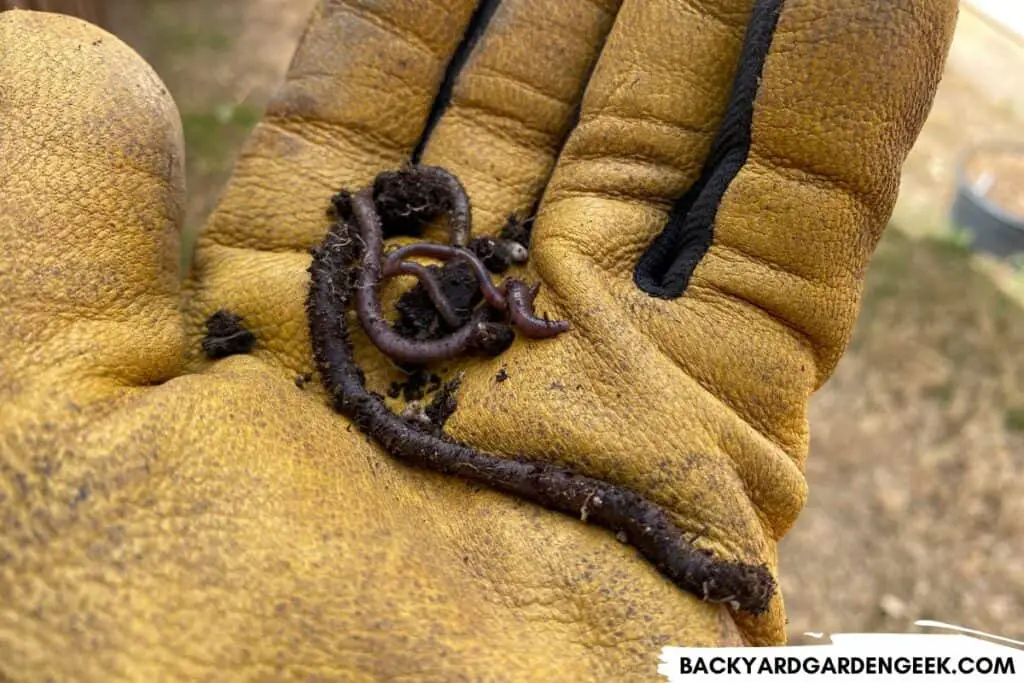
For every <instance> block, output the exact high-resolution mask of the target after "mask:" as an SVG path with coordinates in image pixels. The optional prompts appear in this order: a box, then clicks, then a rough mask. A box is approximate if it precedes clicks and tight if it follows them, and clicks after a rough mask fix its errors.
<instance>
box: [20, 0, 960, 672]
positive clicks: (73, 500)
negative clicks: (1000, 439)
mask: <svg viewBox="0 0 1024 683" xmlns="http://www.w3.org/2000/svg"><path fill="white" fill-rule="evenodd" d="M476 4H477V3H475V2H473V1H471V0H446V2H444V3H438V2H425V1H422V2H421V1H420V0H415V1H413V0H402V1H400V2H384V3H366V2H341V1H340V0H338V1H327V2H323V3H321V6H320V7H318V9H317V10H316V12H315V13H314V15H313V17H312V18H311V21H310V23H309V26H308V28H307V30H306V32H305V35H304V37H303V40H302V43H301V45H300V47H299V49H298V52H297V54H296V56H295V59H294V62H293V64H292V67H291V69H290V72H289V74H288V79H287V82H286V83H285V84H284V86H283V87H282V88H281V90H280V92H279V94H278V95H277V96H276V98H275V99H274V100H273V101H272V102H271V103H270V106H269V110H268V112H267V115H266V117H265V118H264V120H263V122H262V123H261V124H260V125H259V126H258V127H257V128H256V130H255V132H254V134H253V135H252V138H251V140H250V141H249V143H248V144H247V146H246V148H245V150H244V152H243V154H242V157H241V159H240V161H239V162H238V165H237V169H236V172H235V175H234V178H233V180H232V182H231V183H230V185H229V187H228V188H227V189H226V191H225V193H224V195H223V198H222V201H221V203H220V206H219V208H218V209H217V211H216V212H215V214H214V215H213V217H212V218H211V220H210V222H209V224H208V226H207V228H206V230H205V232H204V233H203V236H202V237H201V239H200V242H199V245H198V247H197V251H196V254H195V261H194V266H193V270H192V272H191V274H190V276H189V278H188V280H187V281H186V284H185V286H184V290H183V291H180V289H179V282H178V277H177V251H176V247H177V240H178V236H177V235H178V233H177V231H178V226H179V224H180V222H181V217H182V195H183V192H184V188H183V175H182V156H183V150H182V141H181V132H180V127H179V123H178V118H177V114H176V111H175V107H174V104H173V103H172V101H171V98H170V96H169V95H168V93H167V91H166V90H165V89H164V87H163V86H162V84H161V83H160V81H159V80H158V79H157V77H156V76H155V75H154V74H153V73H152V71H150V69H149V68H148V67H147V66H146V65H144V64H143V63H142V62H141V60H140V59H139V58H138V57H137V56H136V55H134V54H133V53H132V52H131V51H130V50H129V49H128V48H127V47H125V46H124V45H123V44H121V43H120V42H119V41H118V40H117V39H115V38H113V37H111V36H110V35H108V34H106V33H104V32H102V31H100V30H98V29H96V28H94V27H91V26H89V25H86V24H84V23H82V22H79V21H77V20H73V19H68V18H63V17H57V16H49V15H42V14H34V13H28V12H17V11H15V12H9V13H4V14H0V45H2V46H3V52H2V55H0V114H2V121H3V124H2V125H0V160H2V166H0V207H2V208H0V240H2V244H3V249H2V252H0V318H2V320H3V325H2V326H0V344H2V348H3V352H2V356H0V359H2V360H0V363H2V365H0V369H2V372H0V427H2V436H3V438H2V441H0V444H2V457H0V523H2V532H0V677H9V678H11V679H12V680H18V679H38V680H43V679H48V678H52V679H55V680H104V681H107V680H114V679H132V680H161V679H175V680H182V679H211V680H212V679H216V680H225V679H234V678H247V679H249V678H256V679H273V678H281V677H288V678H291V677H316V678H318V679H332V680H333V679H346V680H348V679H359V680H363V679H389V680H390V679H395V678H399V677H406V678H410V679H415V680H450V679H456V678H458V679H463V678H465V679H481V678H488V679H494V680H532V679H538V680H581V679H598V678H600V679H605V680H624V679H628V678H631V677H633V678H644V679H650V678H652V677H653V676H654V671H655V668H656V666H657V654H658V652H659V650H660V648H661V647H662V646H664V645H668V644H689V645H716V644H723V645H724V644H738V643H750V644H769V643H781V642H783V640H784V622H785V618H784V612H783V607H782V602H781V599H780V598H779V596H778V593H777V591H776V592H774V593H773V594H772V595H773V597H772V600H771V602H770V603H769V604H767V605H761V607H765V606H766V607H767V610H766V611H764V612H763V613H761V614H755V613H756V612H758V611H759V609H756V608H755V609H750V608H749V607H750V605H747V606H744V605H740V604H736V603H737V600H731V601H730V600H728V599H726V598H728V597H729V596H723V595H720V594H716V593H715V592H714V586H712V587H710V588H707V587H705V591H704V593H703V594H702V593H701V590H700V589H699V587H698V588H697V589H694V587H693V586H691V587H690V589H685V588H686V586H685V585H684V586H683V587H680V585H678V584H685V581H680V580H678V579H679V577H678V576H677V577H672V576H670V575H669V574H670V573H671V572H669V571H668V570H667V569H666V568H665V566H661V567H656V566H655V564H656V563H655V562H653V561H650V560H649V557H650V555H651V552H649V551H650V548H648V549H647V551H645V552H644V553H641V552H638V550H637V547H639V546H640V545H642V542H641V541H642V540H643V539H637V538H633V537H630V535H629V534H626V535H625V536H624V537H623V535H622V534H619V536H620V538H621V539H622V540H624V541H626V542H625V543H623V542H620V540H617V538H616V534H615V533H614V531H615V528H614V525H611V526H612V530H611V531H609V530H608V529H605V528H602V527H601V526H597V525H595V524H592V523H584V520H581V519H579V518H573V517H572V516H570V515H565V514H561V513H559V512H555V511H550V510H547V509H544V508H543V507H541V506H540V505H536V504H534V503H532V502H529V501H525V500H522V499H520V498H518V497H516V496H514V495H509V494H507V493H499V492H495V491H494V490H492V489H491V488H490V487H488V486H483V485H480V483H479V482H476V483H467V481H466V480H465V479H462V478H458V477H452V476H446V475H444V474H440V473H435V472H430V471H427V470H424V469H422V468H419V467H415V466H411V465H410V464H408V463H405V462H402V461H400V460H399V459H396V458H395V457H392V455H389V454H388V453H387V452H385V451H384V450H382V449H381V448H380V446H379V445H377V441H376V440H375V438H376V437H377V436H379V435H369V436H368V435H366V434H364V433H362V432H361V430H360V428H359V426H358V425H354V424H353V423H352V422H351V421H350V420H348V419H347V418H346V417H344V416H342V415H339V414H338V413H336V412H335V411H334V410H333V409H332V398H331V397H330V396H329V395H328V393H327V392H326V391H325V389H324V388H323V387H322V386H321V381H320V380H321V376H320V373H318V372H315V371H316V370H317V367H316V366H315V361H314V354H313V350H312V348H311V341H310V332H309V330H310V327H309V324H308V321H307V315H306V309H305V303H306V300H307V295H308V293H309V287H310V274H309V272H308V268H309V267H310V263H311V257H310V253H309V250H310V249H311V248H313V247H316V246H317V245H319V244H320V243H321V242H322V240H323V239H324V236H325V233H326V231H327V229H328V220H327V218H326V217H325V211H326V209H327V208H328V204H329V199H330V197H331V195H332V193H334V192H335V191H336V190H338V189H339V188H342V187H345V188H349V189H351V190H353V191H355V190H358V189H360V188H362V187H365V186H368V185H369V184H370V183H371V182H372V181H373V179H374V177H375V176H376V175H377V174H378V173H379V172H381V171H385V170H394V169H397V168H399V167H401V166H402V165H403V164H404V163H406V162H407V161H409V160H410V158H413V156H414V155H415V158H417V159H418V160H419V161H421V162H422V163H423V164H428V165H433V166H440V167H443V168H446V169H448V170H449V171H451V172H452V173H454V174H455V175H456V176H457V177H458V178H459V179H460V180H461V182H462V183H463V185H464V186H465V188H466V190H467V191H468V194H469V197H470V199H471V201H472V212H473V213H472V215H473V234H491V235H493V234H496V233H497V232H498V231H499V230H500V229H501V228H502V227H503V225H504V224H505V223H506V220H507V217H508V216H509V215H510V214H515V215H518V216H526V215H529V214H531V213H532V212H533V211H534V210H535V209H534V207H535V206H537V205H538V202H539V208H537V209H536V215H537V218H536V221H535V224H534V229H533V236H532V243H531V244H530V252H529V261H528V262H527V264H526V265H525V266H517V267H516V270H515V271H514V272H515V273H516V275H517V277H521V278H522V279H523V280H525V281H526V282H528V283H534V282H537V283H540V285H541V287H540V294H539V296H538V298H537V301H536V307H537V310H538V311H540V312H546V313H549V314H550V315H551V316H552V318H558V319H565V320H567V321H568V322H569V323H570V325H571V329H570V330H569V331H568V332H566V333H564V334H561V335H559V336H557V337H554V338H550V339H543V340H532V339H525V338H523V337H522V336H520V337H519V338H517V339H516V341H515V342H514V343H513V344H512V346H511V348H509V349H508V350H507V351H505V352H504V353H503V354H501V355H499V356H497V357H493V358H491V357H483V356H479V355H476V356H466V357H460V358H453V359H451V361H449V362H443V363H437V364H435V365H434V366H432V367H431V371H432V372H437V373H438V374H439V375H441V376H442V379H444V380H448V379H451V378H454V377H456V376H461V377H462V382H461V385H460V388H459V389H458V392H457V394H456V396H455V398H456V400H457V404H458V407H457V409H456V410H455V412H454V414H453V415H452V416H451V417H450V419H449V420H448V422H447V425H446V426H445V432H446V433H447V434H449V435H450V436H451V437H452V438H454V439H456V440H458V441H459V442H461V443H464V444H468V445H469V446H472V447H473V448H475V449H479V450H480V451H483V452H487V453H491V454H495V455H498V456H505V457H511V456H518V457H521V458H526V459H530V460H535V461H540V462H543V463H549V464H551V465H554V466H558V467H562V468H567V469H569V470H572V471H573V472H576V473H578V474H579V475H582V476H585V477H590V478H592V479H594V480H601V481H603V482H607V484H608V486H610V487H614V490H616V491H619V492H624V491H627V490H628V491H632V492H634V493H635V494H638V495H640V496H643V498H644V499H645V500H646V501H647V503H649V504H650V505H652V506H657V509H658V510H661V511H663V512H664V514H665V515H666V518H667V519H668V520H670V522H671V524H672V528H673V529H675V530H676V531H678V532H680V533H681V534H683V537H685V538H686V539H687V541H688V542H692V544H693V546H695V547H697V548H699V549H701V552H697V553H695V555H694V557H699V558H705V559H709V560H710V561H711V564H712V565H713V566H718V567H730V566H731V567H736V566H738V565H737V563H741V564H742V565H743V566H748V567H759V566H765V567H767V568H768V569H769V570H770V571H771V573H773V574H774V573H775V571H776V567H777V564H776V552H775V549H776V542H777V540H778V539H779V538H780V537H781V536H782V535H783V534H784V533H785V532H786V530H787V529H789V528H790V526H791V525H792V524H793V522H794V520H795V519H796V517H797V514H798V512H799V510H800V508H801V505H802V504H803V501H804V498H805V495H806V487H805V483H804V479H803V475H802V470H803V462H804V457H805V455H806V452H807V447H808V438H807V433H808V430H807V424H806V416H805V410H806V404H807V400H808V397H809V395H810V394H811V393H812V392H813V391H814V390H815V389H816V388H817V387H818V386H820V385H821V384H822V383H823V382H824V381H825V379H826V378H827V377H828V376H829V373H830V372H831V370H832V369H833V367H834V365H835V363H836V361H837V359H838V358H839V356H840V354H841V353H842V351H843V348H844V346H845V344H846V342H847V339H848V336H849V333H850V328H851V325H852V323H853V320H854V317H855V314H856V310H857V305H858V297H859V292H860V289H861V284H862V282H861V281H862V277H863V273H864V269H865V265H866V263H867V261H868V258H869V256H870V254H871V251H872V249H873V247H874V245H875V242H876V240H877V239H878V237H879V235H880V233H881V230H882V228H883V226H884V225H885V222H886V220H887V218H888V216H889V214H890V210H891V208H892V204H893V201H894V198H895V195H896V191H897V185H898V178H899V176H898V173H899V168H900V164H901V163H902V160H903V159H904V156H905V155H906V153H907V151H908V149H909V148H910V146H911V144H912V142H913V140H914V138H915V136H916V135H917V133H918V130H919V128H920V126H921V125H922V123H923V120H924V118H925V115H926V113H927V111H928V107H929V104H930V101H931V97H932V96H933V93H934V90H935V88H936V84H937V81H938V79H939V74H940V72H941V69H942V65H943V58H944V55H945V51H946V49H947V46H948V43H949V40H950V37H951V32H952V27H953V24H954V21H955V15H956V1H955V0H925V1H922V0H889V1H887V2H870V1H868V0H788V2H785V4H784V5H783V7H782V9H781V13H780V12H779V6H780V5H781V4H782V3H781V2H780V1H779V0H757V2H755V1H754V0H717V1H716V2H700V3H689V2H679V1H678V0H627V1H626V2H624V3H622V6H621V7H619V3H618V2H616V1H615V0H602V1H601V2H564V1H563V0H506V1H505V2H502V3H500V4H497V3H493V2H484V3H481V8H480V9H479V10H477V11H476V13H474V9H475V6H476ZM460 43H464V44H466V45H472V46H473V49H472V50H467V49H462V50H458V48H459V45H460ZM453 56H454V58H453ZM449 62H451V66H450V68H448V71H447V73H448V76H447V77H446V67H448V65H449ZM432 111H433V112H434V114H432ZM435 114H436V115H435ZM428 122H429V123H428ZM428 236H429V237H432V238H433V239H436V240H442V239H444V233H443V221H442V222H440V223H439V224H438V225H436V226H434V227H432V228H430V229H429V230H428ZM318 253H320V255H321V256H322V255H323V253H324V252H323V251H322V250H321V251H320V252H318ZM408 282H409V281H408V280H398V279H393V280H389V282H388V283H387V286H386V287H385V290H384V298H385V300H386V301H393V300H394V299H395V297H396V296H397V295H398V294H399V292H400V291H402V289H403V288H408V286H409V285H408ZM217 311H226V312H228V313H229V314H230V315H228V316H226V317H225V316H223V315H222V316H220V317H219V318H215V319H214V322H215V323H216V322H217V321H219V322H221V323H225V322H227V323H231V322H232V321H233V320H235V319H234V318H232V317H230V316H239V317H240V323H241V326H242V327H240V328H238V330H236V331H235V333H234V334H235V336H232V335H231V334H223V333H222V331H221V332H218V331H217V330H216V329H212V330H211V329H208V327H207V322H208V320H209V319H210V317H211V315H213V314H214V313H216V312H217ZM334 322H335V323H336V324H335V327H334V328H332V330H334V332H337V329H336V328H337V327H338V325H340V322H339V321H337V320H336V321H334ZM348 326H349V327H350V328H352V329H353V332H352V335H351V341H352V344H353V346H354V348H355V357H356V361H357V362H358V364H359V365H360V366H361V368H362V369H363V371H364V372H365V378H366V386H367V387H368V389H369V390H371V391H374V392H379V393H384V392H385V391H386V390H387V388H388V386H389V383H391V382H395V381H401V380H402V378H403V374H402V372H401V371H400V370H398V369H397V368H396V367H395V365H394V364H393V363H392V362H391V361H390V360H389V359H388V358H386V357H385V356H384V355H383V354H382V353H380V352H379V351H378V350H377V349H376V348H374V347H373V346H372V345H371V344H370V343H369V342H368V340H367V337H366V336H365V335H364V334H363V333H362V332H361V331H360V330H359V329H358V324H357V323H356V322H355V318H354V317H351V316H350V317H349V319H348ZM213 327H216V325H214V326H213ZM229 327H230V326H229ZM244 330H247V331H248V333H249V334H251V335H252V337H251V338H250V337H249V336H248V334H247V333H246V332H245V331H244ZM209 332H213V335H212V336H211V335H209V334H208V333H209ZM229 332H230V330H229ZM328 332H331V330H328ZM217 334H220V338H219V339H218V338H217ZM250 339H251V340H252V341H253V345H252V348H251V350H249V349H248V346H249V345H248V344H246V343H245V342H246V341H247V340H250ZM204 340H205V341H206V342H207V344H206V348H207V350H208V351H211V352H213V355H215V356H216V355H224V353H226V352H227V351H231V350H235V351H246V350H249V352H248V353H237V354H235V355H229V356H228V357H225V358H220V359H218V360H210V359H208V358H207V357H206V355H205V354H204V353H203V351H202V348H203V341H204ZM236 342H238V343H236ZM218 344H219V345H218ZM218 350H220V351H221V352H223V353H216V351H218ZM323 367H325V366H321V369H323ZM328 370H330V368H328ZM308 373H315V374H314V376H313V378H312V381H309V382H305V381H303V380H301V379H300V380H299V381H296V378H302V377H303V376H305V375H307V374H308ZM373 400H374V401H376V400H377V399H376V398H374V399H373ZM428 400H429V397H428ZM388 405H389V406H390V408H391V409H392V410H393V411H395V412H401V411H402V410H403V404H402V401H401V400H400V399H399V400H392V399H388ZM395 419H398V418H395ZM371 436H373V437H375V438H371ZM390 448H391V449H392V450H394V444H391V445H390ZM609 490H611V489H609ZM588 504H590V505H591V506H592V509H593V507H594V506H593V501H590V503H588ZM581 512H582V513H583V514H582V515H581V516H583V517H586V516H587V514H586V512H587V511H586V510H582V511H581ZM594 516H595V517H597V516H599V515H597V513H596V512H595V513H594ZM590 521H591V522H592V521H593V520H590ZM673 538H675V539H676V540H677V541H678V535H677V536H676V537H673ZM656 540H657V539H656ZM661 540H664V538H662V539H661ZM686 545H687V544H685V543H684V544H682V545H680V546H678V547H679V548H683V550H685V548H686ZM677 549H678V548H677ZM641 550H643V549H642V548H641ZM655 550H657V548H656V549H655ZM698 583H699V582H698ZM704 598H714V599H717V600H724V602H714V601H710V600H705V599H704ZM730 603H733V604H730Z"/></svg>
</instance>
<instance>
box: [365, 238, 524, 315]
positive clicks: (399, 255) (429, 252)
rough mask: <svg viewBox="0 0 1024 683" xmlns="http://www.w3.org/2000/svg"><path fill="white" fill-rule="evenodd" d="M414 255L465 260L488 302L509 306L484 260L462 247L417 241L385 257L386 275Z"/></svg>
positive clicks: (501, 306) (501, 308) (501, 309)
mask: <svg viewBox="0 0 1024 683" xmlns="http://www.w3.org/2000/svg"><path fill="white" fill-rule="evenodd" d="M412 256H426V257H428V258H435V259H438V260H441V261H450V260H452V259H459V260H461V261H464V262H465V263H467V264H468V265H469V267H470V268H472V269H473V274H474V275H476V280H477V282H479V283H480V293H481V294H483V295H484V299H485V300H486V301H487V303H489V304H490V305H491V306H494V307H495V308H496V309H498V310H499V311H504V310H505V309H506V308H507V307H508V304H507V303H506V302H505V295H504V294H502V292H501V290H499V289H498V288H497V287H495V286H494V283H493V282H491V276H490V273H488V272H487V267H486V266H484V264H483V261H481V260H480V259H479V258H478V257H477V255H476V254H474V253H473V252H471V251H469V250H468V249H463V248H462V247H449V246H447V245H444V244H432V243H430V242H417V243H416V244H409V245H406V246H404V247H399V248H398V249H395V250H394V251H392V252H390V253H389V254H388V255H387V256H386V257H385V259H384V275H385V276H387V274H388V271H389V270H391V269H392V268H394V267H395V265H396V264H398V263H401V262H402V261H403V260H404V259H406V258H409V257H412Z"/></svg>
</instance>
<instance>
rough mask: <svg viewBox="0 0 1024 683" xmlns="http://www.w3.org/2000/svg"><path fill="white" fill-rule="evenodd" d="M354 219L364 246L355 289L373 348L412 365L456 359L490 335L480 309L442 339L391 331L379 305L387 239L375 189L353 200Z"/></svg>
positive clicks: (365, 191)
mask: <svg viewBox="0 0 1024 683" xmlns="http://www.w3.org/2000/svg"><path fill="white" fill-rule="evenodd" d="M352 215H353V218H354V219H355V223H356V225H358V226H359V237H360V238H361V239H362V243H363V252H362V264H361V267H360V268H359V277H358V281H357V283H356V286H355V290H356V291H355V299H356V314H357V315H358V316H359V323H360V324H361V325H362V327H363V329H364V330H365V331H366V334H367V335H368V336H369V337H370V339H371V340H372V341H373V343H374V345H375V346H376V347H377V348H378V349H380V350H381V351H382V352H384V353H385V354H386V355H387V356H389V357H390V358H392V359H394V360H396V361H398V362H400V363H409V364H412V365H426V364H427V363H434V362H437V361H440V360H445V359H448V358H454V357H455V356H458V355H462V354H464V353H466V352H468V351H470V350H471V349H473V348H476V347H477V346H479V345H480V344H481V342H482V341H483V338H484V337H485V336H486V334H487V327H486V326H485V325H484V322H485V319H486V315H487V309H486V308H480V309H478V310H477V311H476V312H474V314H473V317H472V318H470V320H469V322H467V323H466V324H465V325H463V326H462V327H460V328H459V329H457V330H455V331H454V332H453V333H451V334H450V335H448V336H446V337H442V338H441V339H434V340H427V341H423V340H416V339H409V338H407V337H403V336H401V335H400V334H398V333H397V332H395V331H394V330H393V329H392V328H391V324H390V323H389V322H388V320H387V318H385V317H384V313H383V309H382V306H381V303H380V283H381V276H382V268H381V256H382V253H383V251H384V238H383V236H382V227H381V220H380V216H379V215H377V210H376V208H375V207H374V204H373V190H372V188H366V189H363V190H360V191H359V192H357V193H356V194H355V196H353V197H352Z"/></svg>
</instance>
